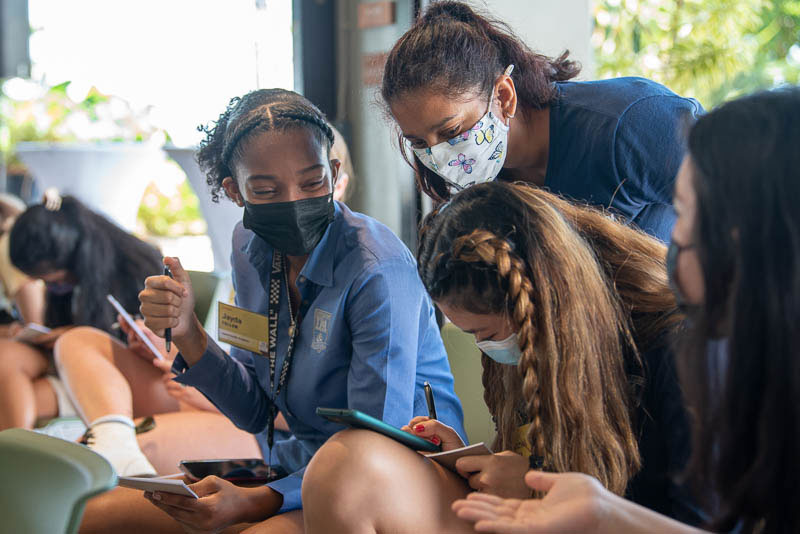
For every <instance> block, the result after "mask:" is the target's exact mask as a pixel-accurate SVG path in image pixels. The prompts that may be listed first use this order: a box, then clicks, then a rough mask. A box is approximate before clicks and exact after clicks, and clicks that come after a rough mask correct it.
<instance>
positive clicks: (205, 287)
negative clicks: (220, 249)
mask: <svg viewBox="0 0 800 534" xmlns="http://www.w3.org/2000/svg"><path fill="white" fill-rule="evenodd" d="M187 272H188V274H189V279H190V280H191V281H192V290H193V291H194V313H195V315H197V319H198V320H199V321H200V324H205V322H206V318H207V317H208V314H209V311H210V310H211V306H212V305H213V304H214V294H215V293H216V291H217V286H218V285H219V282H220V280H221V279H222V276H221V275H220V274H218V273H216V272H205V271H187Z"/></svg>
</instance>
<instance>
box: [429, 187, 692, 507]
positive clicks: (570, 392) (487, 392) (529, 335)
mask: <svg viewBox="0 0 800 534" xmlns="http://www.w3.org/2000/svg"><path fill="white" fill-rule="evenodd" d="M623 249H627V251H628V253H627V256H626V257H623V256H622V255H621V254H620V253H619V251H621V250H623ZM664 257H665V250H664V246H663V245H661V244H660V243H658V242H657V241H655V240H654V239H652V238H650V237H649V236H646V235H645V234H643V233H641V232H638V231H636V230H633V229H631V228H628V227H625V226H623V225H622V224H620V223H617V222H615V221H613V220H611V219H609V218H608V217H606V216H605V215H604V214H602V213H600V212H599V211H596V210H594V209H592V208H589V207H578V206H575V205H572V204H570V203H568V202H566V201H564V200H562V199H560V198H558V197H556V196H555V195H552V194H550V193H547V192H545V191H543V190H541V189H539V188H535V187H530V186H526V185H524V184H508V183H504V182H497V181H493V182H488V183H484V184H479V185H475V186H473V187H470V188H468V189H467V190H465V191H462V192H460V193H458V194H457V195H455V196H454V197H453V199H452V200H451V201H450V202H448V203H447V204H445V205H443V206H442V207H440V208H439V209H438V210H437V211H436V212H434V213H433V214H431V215H429V216H428V217H427V218H426V219H425V221H424V222H423V226H422V230H421V232H420V245H419V252H418V261H419V273H420V277H421V279H422V281H423V284H424V285H425V287H426V289H427V290H428V292H429V293H430V295H431V297H432V298H433V299H434V300H435V301H437V302H443V303H446V304H447V305H448V306H449V307H453V308H457V309H463V310H468V311H470V312H471V313H473V314H479V315H481V314H499V315H504V316H505V317H506V318H507V319H508V321H509V322H510V323H511V325H512V326H513V327H514V328H515V330H516V332H517V337H518V339H519V346H520V352H521V359H520V362H519V365H518V366H516V367H514V366H510V365H502V364H499V363H497V362H495V361H493V360H491V359H490V358H488V357H487V356H486V355H485V354H484V355H483V356H482V364H483V384H484V400H485V401H486V404H487V406H488V408H489V411H490V413H491V414H492V416H493V417H494V419H495V422H496V425H497V438H496V442H495V449H496V450H503V449H508V448H510V447H511V446H512V445H513V443H514V441H515V440H514V437H515V433H516V431H517V428H518V427H519V426H520V425H523V424H525V423H530V424H531V425H530V429H529V431H528V435H527V438H528V442H529V443H530V445H531V451H532V454H533V455H535V456H538V457H540V458H541V463H542V464H543V466H544V467H545V468H546V469H549V470H553V471H559V472H563V471H580V472H584V473H588V474H591V475H593V476H595V477H597V478H598V479H599V480H600V481H601V482H602V483H603V484H604V485H605V486H606V487H608V488H609V489H610V490H612V491H614V492H616V493H618V494H622V493H623V492H624V491H625V488H626V486H627V483H628V481H629V480H630V478H631V477H632V476H633V475H634V474H635V473H636V472H637V471H638V469H639V467H640V456H639V451H638V445H637V440H636V436H635V432H634V423H635V421H634V417H633V414H634V412H635V410H634V408H635V406H636V404H637V402H638V398H637V393H638V392H637V391H636V390H635V389H634V387H633V384H632V382H635V381H634V380H631V379H630V375H631V374H634V375H636V378H638V379H642V375H643V369H642V366H641V361H640V358H639V351H640V350H646V349H647V348H649V347H650V346H654V345H655V344H656V342H657V338H659V337H662V336H663V335H664V333H665V331H667V330H669V329H671V328H675V327H676V325H677V323H679V320H680V319H679V317H677V312H676V311H675V301H674V297H673V296H672V294H671V292H670V290H669V287H668V284H667V280H666V276H665V275H663V274H661V273H663V272H664ZM659 267H660V270H659ZM631 287H638V288H640V289H638V290H630V289H629V288H631ZM637 291H638V293H637ZM640 303H642V305H641V306H640ZM653 325H656V326H655V327H654V326H653ZM656 332H657V333H656Z"/></svg>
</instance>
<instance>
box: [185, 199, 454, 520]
mask: <svg viewBox="0 0 800 534" xmlns="http://www.w3.org/2000/svg"><path fill="white" fill-rule="evenodd" d="M271 264H272V247H271V246H270V245H269V244H267V243H266V242H265V241H264V240H263V239H261V238H260V237H257V236H256V235H255V234H253V233H252V232H251V231H249V230H246V229H244V227H243V226H242V224H241V223H239V224H238V225H237V226H236V228H235V229H234V232H233V252H232V254H231V265H232V267H233V283H234V287H235V289H236V305H237V306H239V307H241V308H245V309H247V310H250V311H254V312H257V313H261V314H266V313H267V288H268V287H269V278H270V268H271ZM297 287H298V289H299V291H300V296H301V307H300V314H301V317H302V323H301V325H300V330H299V333H298V335H297V339H296V341H295V349H294V360H293V362H292V367H291V372H290V374H289V378H288V380H287V382H286V385H285V386H284V388H283V390H282V391H281V394H280V396H279V398H278V400H277V404H278V408H279V409H280V411H281V412H282V413H283V414H284V416H285V417H286V421H287V422H288V423H289V428H290V429H291V431H292V437H291V438H289V439H287V440H282V441H276V442H275V444H274V447H273V462H274V463H277V464H280V465H281V467H283V468H284V469H285V470H286V471H288V472H289V473H291V474H290V475H289V476H288V477H286V478H284V479H281V480H278V481H275V482H272V483H270V484H269V486H270V487H272V488H273V489H274V490H276V491H278V492H279V493H281V494H282V495H283V506H282V507H281V512H286V511H289V510H294V509H298V508H302V503H301V500H300V488H301V485H302V478H303V472H304V470H305V467H306V465H307V464H308V462H309V460H310V459H311V456H312V455H313V454H314V453H315V452H316V450H317V449H318V448H319V447H320V446H321V445H322V444H323V443H324V442H325V440H327V439H328V438H329V437H330V436H331V435H333V434H334V433H336V432H338V431H339V430H342V428H343V427H342V426H341V425H339V424H335V423H332V422H330V421H327V420H325V419H323V418H321V417H318V416H317V415H316V413H315V410H316V408H317V407H318V406H324V407H330V408H353V409H357V410H360V411H362V412H364V413H367V414H369V415H372V416H374V417H377V418H379V419H382V420H384V421H386V422H387V423H389V424H390V425H394V426H397V427H400V426H403V425H405V424H407V423H408V421H409V420H410V419H411V418H413V417H414V416H417V415H428V410H427V404H426V402H425V394H424V392H423V389H422V384H423V382H425V381H428V382H430V383H431V385H432V386H433V388H434V392H435V397H436V410H437V414H438V417H439V420H441V421H442V422H444V423H445V424H448V425H450V426H452V427H453V428H455V429H456V430H457V431H458V433H459V434H460V435H461V436H462V438H465V437H466V433H465V432H464V427H463V414H462V410H461V405H460V403H459V401H458V398H457V397H456V395H455V392H454V390H453V377H452V375H451V373H450V366H449V364H448V361H447V355H446V353H445V350H444V345H443V344H442V339H441V337H440V335H439V328H438V326H437V324H436V319H435V316H434V311H433V305H432V303H431V301H430V298H429V297H428V295H427V293H426V292H425V289H424V287H423V286H422V282H421V281H420V279H419V276H418V275H417V268H416V262H415V260H414V258H413V256H412V255H411V253H410V252H409V250H408V249H407V248H406V247H405V245H403V243H402V242H401V241H400V240H399V239H398V238H397V236H395V235H394V234H393V233H392V232H391V230H389V229H388V228H387V227H386V226H384V225H383V224H381V223H379V222H377V221H375V220H374V219H372V218H370V217H367V216H365V215H361V214H358V213H353V212H352V211H350V209H348V208H347V207H346V206H345V205H344V204H339V203H337V204H336V208H335V214H334V220H333V222H332V223H331V224H330V226H329V227H328V229H327V230H326V232H325V235H324V236H323V238H322V240H321V241H320V242H319V244H318V245H317V246H316V247H315V248H314V250H313V251H312V252H311V255H310V256H309V258H308V261H307V262H306V264H305V266H304V267H303V269H302V270H301V271H300V274H299V276H298V278H297ZM285 293H286V291H283V292H282V295H281V302H280V313H279V321H278V350H277V353H278V357H277V362H276V375H277V374H279V373H280V369H281V366H282V364H283V359H284V357H285V355H286V348H287V344H288V340H289V336H288V329H289V310H288V295H286V294H285ZM208 343H209V345H208V349H207V350H206V352H205V354H204V355H203V357H202V358H201V360H200V361H199V362H198V363H197V364H195V365H194V366H192V367H191V368H187V366H186V362H185V361H184V360H183V358H182V357H181V356H178V358H176V360H175V365H174V367H173V369H174V370H175V372H176V373H178V375H179V376H178V377H177V378H176V379H175V380H176V381H178V382H180V383H183V384H187V385H190V386H194V387H196V388H198V389H199V390H200V391H202V392H203V394H205V395H206V396H207V397H208V398H209V400H211V402H213V403H214V405H215V406H217V408H219V409H220V411H221V412H222V413H224V414H225V415H227V416H228V417H229V418H230V419H231V420H232V421H233V422H234V423H235V424H236V426H238V427H239V428H241V429H243V430H246V431H248V432H251V433H253V434H259V433H260V434H259V435H257V436H256V437H257V439H258V441H259V444H260V445H261V448H262V452H263V453H264V454H265V455H266V454H267V453H268V452H267V446H266V436H265V433H264V432H263V431H264V429H265V428H266V426H267V422H268V419H269V413H270V409H269V408H270V402H271V398H272V393H271V392H270V393H268V391H269V359H268V358H267V357H265V356H261V355H254V354H253V353H251V352H248V351H244V350H241V349H238V348H233V349H232V350H231V355H230V356H228V355H227V354H226V353H225V352H223V350H222V349H220V348H219V346H218V345H217V344H216V343H214V341H213V340H212V339H211V336H209V342H208ZM275 381H276V383H277V377H276V380H275Z"/></svg>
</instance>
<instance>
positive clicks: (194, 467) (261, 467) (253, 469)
mask: <svg viewBox="0 0 800 534" xmlns="http://www.w3.org/2000/svg"><path fill="white" fill-rule="evenodd" d="M180 468H181V471H183V472H184V473H186V476H188V477H189V478H190V479H191V480H200V479H202V478H205V477H207V476H211V475H216V476H218V477H219V478H224V479H225V480H227V481H229V482H233V483H234V484H249V483H260V484H264V483H267V482H272V481H273V480H278V479H279V478H283V477H285V476H286V475H287V473H286V472H285V471H284V470H283V469H281V468H280V467H277V466H274V467H273V468H272V469H271V470H270V468H269V466H268V465H267V464H265V463H264V461H263V460H262V459H260V458H244V459H234V460H184V461H182V462H181V463H180Z"/></svg>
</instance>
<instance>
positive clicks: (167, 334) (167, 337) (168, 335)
mask: <svg viewBox="0 0 800 534" xmlns="http://www.w3.org/2000/svg"><path fill="white" fill-rule="evenodd" d="M164 276H169V277H170V278H172V271H170V270H169V267H167V266H166V265H164ZM164 341H165V342H166V345H167V354H169V353H170V351H171V350H172V328H167V329H166V330H164Z"/></svg>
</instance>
